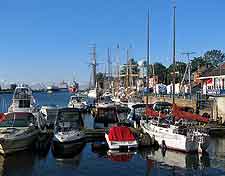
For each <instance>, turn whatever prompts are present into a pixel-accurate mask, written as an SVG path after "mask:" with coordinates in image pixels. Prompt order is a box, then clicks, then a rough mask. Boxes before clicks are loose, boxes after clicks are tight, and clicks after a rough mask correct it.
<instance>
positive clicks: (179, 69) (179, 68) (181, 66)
mask: <svg viewBox="0 0 225 176" xmlns="http://www.w3.org/2000/svg"><path fill="white" fill-rule="evenodd" d="M186 66H187V64H186V63H184V62H179V61H177V62H176V66H175V67H176V68H175V71H176V79H175V82H176V83H178V82H181V80H182V78H183V76H184V72H185V69H186ZM167 73H168V74H167V84H170V83H171V82H172V80H173V64H171V65H170V66H169V67H168V68H167Z"/></svg>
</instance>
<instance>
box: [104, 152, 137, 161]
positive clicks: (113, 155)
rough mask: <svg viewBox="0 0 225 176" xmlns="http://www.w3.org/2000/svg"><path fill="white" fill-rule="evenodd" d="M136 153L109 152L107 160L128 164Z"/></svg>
mask: <svg viewBox="0 0 225 176" xmlns="http://www.w3.org/2000/svg"><path fill="white" fill-rule="evenodd" d="M135 154H136V152H125V151H124V152H122V151H110V150H109V151H107V158H108V159H109V160H111V161H113V162H128V161H130V160H132V157H133V156H134V155H135Z"/></svg>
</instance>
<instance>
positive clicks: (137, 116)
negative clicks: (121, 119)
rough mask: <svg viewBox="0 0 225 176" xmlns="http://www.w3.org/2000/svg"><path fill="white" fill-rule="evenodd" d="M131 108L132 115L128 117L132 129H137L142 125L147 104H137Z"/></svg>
mask: <svg viewBox="0 0 225 176" xmlns="http://www.w3.org/2000/svg"><path fill="white" fill-rule="evenodd" d="M148 106H150V105H148ZM129 108H130V113H129V114H128V116H127V120H128V123H129V124H130V125H131V126H132V127H134V128H137V127H138V126H139V125H140V120H141V118H142V117H143V115H144V114H145V110H146V104H144V103H136V104H133V105H132V106H130V107H129Z"/></svg>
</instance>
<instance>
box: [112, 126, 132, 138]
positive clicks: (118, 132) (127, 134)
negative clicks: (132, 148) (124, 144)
mask: <svg viewBox="0 0 225 176" xmlns="http://www.w3.org/2000/svg"><path fill="white" fill-rule="evenodd" d="M134 140H135V137H134V135H133V133H132V132H131V130H130V129H129V128H128V127H126V126H114V127H112V128H110V130H109V141H134Z"/></svg>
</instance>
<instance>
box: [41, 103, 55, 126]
mask: <svg viewBox="0 0 225 176" xmlns="http://www.w3.org/2000/svg"><path fill="white" fill-rule="evenodd" d="M40 112H41V113H42V114H43V116H44V118H45V119H46V121H47V127H48V128H54V123H55V119H56V117H57V114H58V106H57V105H43V106H42V107H41V110H40Z"/></svg>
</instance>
